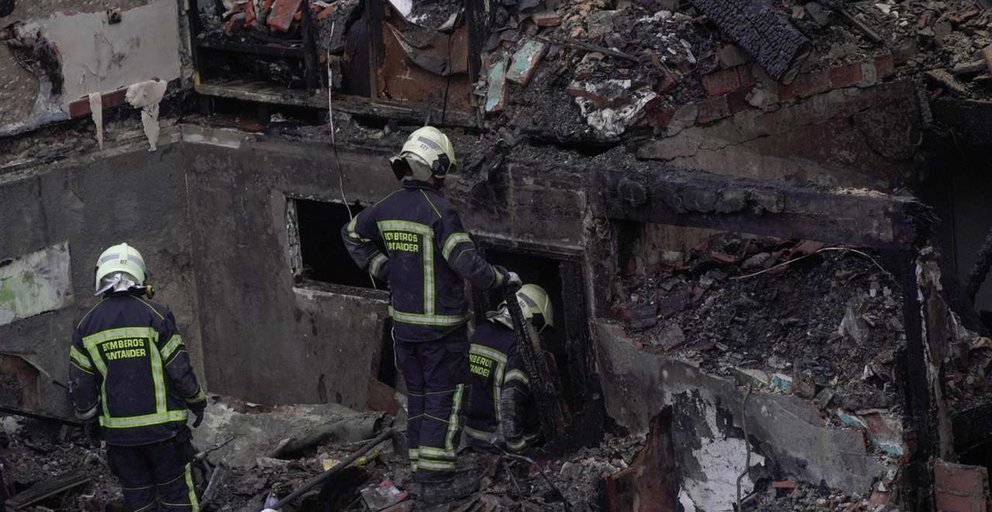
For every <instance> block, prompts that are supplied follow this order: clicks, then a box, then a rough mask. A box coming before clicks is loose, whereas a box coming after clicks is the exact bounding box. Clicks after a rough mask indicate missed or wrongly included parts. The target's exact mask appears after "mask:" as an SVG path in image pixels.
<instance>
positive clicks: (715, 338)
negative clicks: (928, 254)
mask: <svg viewBox="0 0 992 512" xmlns="http://www.w3.org/2000/svg"><path fill="white" fill-rule="evenodd" d="M824 249H831V248H825V247H823V244H818V243H815V242H802V243H795V242H791V243H790V242H781V241H777V240H769V239H745V238H738V237H733V236H719V235H718V236H714V237H712V238H710V239H709V240H708V241H707V242H706V243H705V244H704V245H703V246H702V247H700V248H698V249H696V250H693V251H691V252H690V254H687V255H685V256H684V257H682V256H680V255H674V256H673V260H671V261H670V263H667V264H662V269H661V270H660V271H659V272H658V273H656V274H654V275H649V276H646V277H644V278H642V277H637V276H633V277H628V278H627V279H626V280H625V283H624V289H625V290H626V300H625V301H624V302H623V303H618V304H617V305H616V307H617V308H618V310H619V311H621V312H622V313H623V315H624V316H626V317H628V318H629V320H628V327H629V329H630V330H631V331H632V333H636V334H634V336H635V339H636V340H638V341H639V342H640V343H641V344H642V345H643V346H644V348H645V350H651V351H661V352H665V353H667V354H670V355H671V356H672V357H676V358H679V359H683V360H686V361H689V362H691V363H692V364H694V365H697V366H699V367H700V368H701V369H703V370H705V371H707V372H709V373H712V374H715V375H722V376H726V377H735V378H737V379H739V380H741V382H742V383H744V384H747V383H749V382H751V383H754V384H756V385H759V386H761V387H765V388H768V389H773V390H777V391H780V392H785V393H794V394H796V395H798V396H800V397H802V398H805V399H810V400H812V399H817V403H818V405H819V406H820V407H822V408H823V409H825V410H826V409H827V408H833V407H841V408H845V409H847V410H852V411H855V410H864V409H871V408H898V404H899V403H900V400H901V389H900V386H901V384H900V379H899V378H898V375H897V371H896V367H897V360H898V358H899V357H900V352H901V351H902V350H903V348H904V346H905V335H904V333H903V326H902V321H903V320H902V309H901V308H902V291H901V289H900V285H899V283H898V282H896V281H895V280H894V279H893V277H892V276H891V275H890V274H889V273H888V272H887V271H884V270H883V269H881V268H879V266H878V265H877V262H876V261H874V260H873V259H872V258H873V257H872V256H870V255H868V254H867V253H863V252H861V251H857V252H854V251H848V250H844V249H842V248H835V249H838V250H829V251H825V250H824Z"/></svg>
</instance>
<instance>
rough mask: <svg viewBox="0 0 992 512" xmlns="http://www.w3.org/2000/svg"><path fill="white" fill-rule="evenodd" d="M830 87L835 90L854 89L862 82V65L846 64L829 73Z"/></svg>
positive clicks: (832, 69) (858, 63)
mask: <svg viewBox="0 0 992 512" xmlns="http://www.w3.org/2000/svg"><path fill="white" fill-rule="evenodd" d="M829 75H830V86H831V87H832V88H834V89H840V88H842V87H854V86H855V85H858V83H859V82H861V75H862V74H861V63H860V62H857V63H854V64H845V65H843V66H838V67H836V68H831V69H830V71H829Z"/></svg>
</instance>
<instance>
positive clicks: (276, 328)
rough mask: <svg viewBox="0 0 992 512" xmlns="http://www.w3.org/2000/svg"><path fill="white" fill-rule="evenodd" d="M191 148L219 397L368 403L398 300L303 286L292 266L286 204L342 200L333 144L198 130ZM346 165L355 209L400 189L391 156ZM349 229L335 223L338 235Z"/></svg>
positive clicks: (211, 367)
mask: <svg viewBox="0 0 992 512" xmlns="http://www.w3.org/2000/svg"><path fill="white" fill-rule="evenodd" d="M186 140H187V141H188V143H187V146H186V147H187V150H186V157H185V167H186V168H187V169H188V170H189V172H190V215H191V218H194V219H198V221H197V222H195V223H194V225H193V236H194V239H195V251H194V256H193V260H194V265H195V266H196V268H197V269H201V271H200V272H198V273H197V278H198V280H197V290H198V294H199V299H200V303H201V304H203V306H204V307H203V333H204V357H205V361H206V371H207V372H208V374H209V375H210V382H211V391H213V392H218V393H225V394H230V395H234V396H238V397H240V398H244V399H247V400H252V401H257V402H266V403H291V402H303V403H319V402H324V401H330V402H337V403H342V404H344V405H347V406H350V407H358V408H361V407H364V405H365V403H366V400H367V398H368V381H369V378H370V376H371V377H374V376H375V372H376V369H377V367H378V354H379V351H380V348H381V344H382V339H383V333H382V321H383V320H384V319H385V318H386V316H387V314H386V306H387V303H386V299H387V297H388V295H387V294H386V292H378V293H375V292H371V291H366V290H364V289H347V288H344V287H341V288H331V290H332V291H330V292H328V291H321V290H315V289H307V288H305V287H304V288H301V287H297V286H295V284H294V276H293V273H292V270H291V261H290V249H289V230H288V228H287V223H286V200H287V197H308V198H313V199H319V200H325V201H327V200H337V199H338V198H339V192H338V175H337V173H336V172H333V171H331V170H330V168H329V167H330V166H331V162H332V161H333V156H332V153H331V151H330V148H329V147H328V146H327V145H326V144H321V145H318V144H313V143H309V144H308V143H287V142H286V141H280V140H271V141H269V140H263V139H259V138H254V137H251V136H248V135H245V134H241V133H236V132H225V131H218V130H210V131H208V132H206V133H201V132H199V131H198V130H196V129H193V128H190V129H189V130H188V133H187V135H186ZM341 158H342V166H343V168H344V170H345V176H346V179H345V189H346V190H347V191H348V199H349V201H363V202H369V201H373V200H377V199H379V198H381V197H382V196H384V195H385V194H386V193H388V192H390V191H392V190H393V189H394V188H395V186H396V184H395V179H394V178H393V177H392V173H391V172H390V171H389V169H388V167H386V164H385V162H386V160H385V159H384V158H381V157H380V158H376V157H375V156H374V155H364V154H355V153H350V152H345V151H342V153H341ZM375 165H378V166H380V167H379V168H375V167H373V166H375ZM379 177H381V178H379ZM207 219H209V220H207ZM340 228H341V226H340V225H333V226H328V231H329V236H335V237H336V236H338V230H340Z"/></svg>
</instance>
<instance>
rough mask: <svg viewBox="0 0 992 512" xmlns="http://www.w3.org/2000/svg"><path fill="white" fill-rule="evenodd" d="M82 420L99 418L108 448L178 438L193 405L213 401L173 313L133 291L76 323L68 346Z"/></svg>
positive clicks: (73, 394) (72, 393) (72, 389)
mask: <svg viewBox="0 0 992 512" xmlns="http://www.w3.org/2000/svg"><path fill="white" fill-rule="evenodd" d="M69 362H70V365H69V398H70V400H71V401H72V404H73V407H74V408H75V410H76V416H78V417H79V418H80V419H82V420H89V419H92V418H94V417H96V416H99V420H100V426H101V427H102V431H103V438H104V439H105V440H106V441H107V444H110V445H116V446H138V445H145V444H152V443H156V442H160V441H165V440H167V439H171V438H172V437H174V436H175V435H176V433H177V432H178V431H179V429H180V428H183V427H184V425H185V424H186V404H187V402H188V403H194V402H199V401H201V400H206V395H205V394H204V392H203V390H202V389H201V388H200V386H199V384H197V382H196V376H195V375H194V374H193V369H192V367H191V366H190V361H189V354H188V353H187V352H186V348H185V346H184V345H183V340H182V337H180V335H179V332H178V331H177V330H176V321H175V318H174V317H173V316H172V312H171V311H169V308H167V307H165V306H163V305H161V304H157V303H155V302H151V301H149V300H147V299H145V298H144V297H142V296H140V295H138V294H136V293H131V292H124V293H112V294H108V295H106V296H105V297H104V298H103V299H102V300H101V301H100V302H99V303H97V305H95V306H93V308H92V309H90V310H89V312H87V313H86V314H85V315H84V316H83V318H82V319H81V320H80V321H79V323H78V324H77V325H76V331H75V333H74V334H73V337H72V346H71V347H70V348H69Z"/></svg>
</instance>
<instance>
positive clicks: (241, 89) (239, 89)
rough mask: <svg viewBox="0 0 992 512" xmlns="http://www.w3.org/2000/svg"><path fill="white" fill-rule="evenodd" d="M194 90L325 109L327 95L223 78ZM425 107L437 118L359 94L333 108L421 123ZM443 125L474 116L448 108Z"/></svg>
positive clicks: (469, 122) (416, 107)
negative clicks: (223, 79) (428, 113)
mask: <svg viewBox="0 0 992 512" xmlns="http://www.w3.org/2000/svg"><path fill="white" fill-rule="evenodd" d="M194 89H195V90H196V92H197V93H198V94H202V95H204V96H213V97H218V98H229V99H234V100H241V101H250V102H255V103H270V104H273V105H292V106H297V107H308V108H314V109H319V110H327V97H325V96H324V94H322V93H321V94H308V93H307V91H305V90H302V89H287V88H285V87H280V86H278V85H273V84H270V83H266V82H252V81H246V80H225V81H216V82H211V83H203V84H197V85H196V86H195V87H194ZM428 109H429V110H430V112H431V114H432V115H433V114H434V113H435V111H436V113H437V116H438V117H439V118H440V109H437V108H432V107H429V106H427V105H421V104H411V103H399V102H389V101H384V100H374V99H372V98H366V97H362V96H348V95H335V96H334V110H336V111H341V112H347V113H349V114H352V115H359V116H368V117H373V118H379V119H393V120H396V121H397V122H400V123H408V124H423V122H424V118H425V117H427V115H426V114H427V112H428ZM445 124H446V125H447V126H461V127H465V128H470V127H475V126H476V123H475V118H474V117H472V116H471V115H470V114H468V113H465V112H461V111H458V110H449V111H448V112H447V113H446V115H445Z"/></svg>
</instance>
